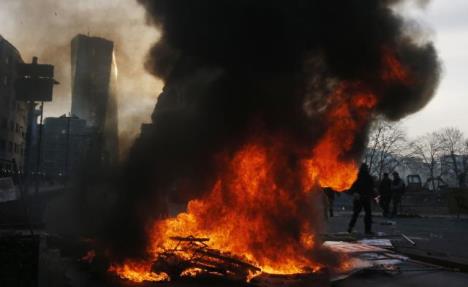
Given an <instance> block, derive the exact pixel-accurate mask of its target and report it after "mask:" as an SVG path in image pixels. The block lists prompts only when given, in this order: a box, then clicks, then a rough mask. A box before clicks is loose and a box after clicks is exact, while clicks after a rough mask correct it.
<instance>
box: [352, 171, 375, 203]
mask: <svg viewBox="0 0 468 287" xmlns="http://www.w3.org/2000/svg"><path fill="white" fill-rule="evenodd" d="M350 193H351V194H355V193H358V194H359V196H360V199H361V200H370V199H372V198H373V197H374V196H375V194H374V179H373V178H372V176H370V174H368V173H365V172H360V173H359V174H358V178H357V179H356V181H355V182H354V183H353V185H352V186H351V189H350Z"/></svg>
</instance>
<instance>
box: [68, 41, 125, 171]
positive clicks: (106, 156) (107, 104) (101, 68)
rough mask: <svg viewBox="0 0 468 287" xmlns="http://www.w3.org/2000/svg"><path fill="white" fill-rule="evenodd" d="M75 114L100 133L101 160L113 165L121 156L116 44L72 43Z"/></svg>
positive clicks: (95, 42)
mask: <svg viewBox="0 0 468 287" xmlns="http://www.w3.org/2000/svg"><path fill="white" fill-rule="evenodd" d="M71 61H72V63H71V69H72V70H71V75H72V114H73V115H75V116H77V117H79V118H81V119H84V120H86V122H87V123H88V125H89V126H91V127H94V128H95V129H96V131H97V139H96V143H97V144H98V145H99V147H100V148H99V149H98V150H100V151H99V154H98V155H96V156H98V157H99V160H100V161H101V163H103V164H112V163H114V162H115V161H116V160H117V156H118V123H117V99H116V92H115V81H116V78H117V66H116V63H115V57H114V44H113V42H111V41H109V40H106V39H103V38H98V37H89V36H85V35H77V36H76V37H75V38H73V40H72V42H71Z"/></svg>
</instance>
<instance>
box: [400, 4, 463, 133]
mask: <svg viewBox="0 0 468 287" xmlns="http://www.w3.org/2000/svg"><path fill="white" fill-rule="evenodd" d="M406 11H407V12H406V13H408V14H410V15H411V16H412V17H416V18H417V19H418V21H419V22H420V23H421V24H422V25H424V26H427V27H431V29H432V33H431V34H430V35H429V36H430V37H431V38H432V39H433V40H434V42H435V44H436V47H437V50H438V52H439V57H440V58H441V60H442V65H443V74H442V80H441V83H440V86H439V89H438V91H437V93H436V95H435V96H434V99H433V100H432V101H431V102H430V103H429V104H428V105H427V106H426V108H424V109H423V110H422V111H420V112H419V113H417V114H414V115H411V116H410V117H408V118H407V119H405V120H403V123H404V126H405V127H406V128H407V130H408V134H409V135H410V136H418V135H421V134H424V133H426V132H430V131H433V130H435V129H439V128H443V127H447V126H454V127H458V128H460V129H461V130H462V131H463V132H464V133H465V135H466V136H468V72H467V71H468V1H467V0H433V1H432V2H431V3H430V4H429V5H428V6H427V7H426V8H425V9H423V10H419V9H410V10H406Z"/></svg>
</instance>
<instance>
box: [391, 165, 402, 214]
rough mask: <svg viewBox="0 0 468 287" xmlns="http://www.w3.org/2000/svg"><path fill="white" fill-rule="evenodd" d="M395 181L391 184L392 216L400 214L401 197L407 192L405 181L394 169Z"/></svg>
mask: <svg viewBox="0 0 468 287" xmlns="http://www.w3.org/2000/svg"><path fill="white" fill-rule="evenodd" d="M392 176H393V181H392V185H391V192H392V205H393V206H392V207H393V209H392V217H395V216H397V215H398V209H399V208H400V205H401V198H402V197H403V193H404V192H405V183H404V182H403V180H402V179H401V178H400V175H399V174H398V172H396V171H394V172H393V173H392Z"/></svg>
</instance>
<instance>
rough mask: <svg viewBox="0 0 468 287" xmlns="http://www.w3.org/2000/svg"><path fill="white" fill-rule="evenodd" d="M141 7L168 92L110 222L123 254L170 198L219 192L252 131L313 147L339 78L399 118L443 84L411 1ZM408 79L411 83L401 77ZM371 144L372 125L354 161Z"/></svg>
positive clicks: (362, 134)
mask: <svg viewBox="0 0 468 287" xmlns="http://www.w3.org/2000/svg"><path fill="white" fill-rule="evenodd" d="M139 2H140V3H141V5H143V6H144V7H145V8H146V11H147V17H148V19H149V21H150V23H151V24H153V25H154V26H155V27H157V28H158V29H160V30H161V33H162V36H161V39H160V40H159V41H158V42H157V43H156V44H155V45H154V46H153V48H152V49H151V51H150V54H149V58H148V61H147V64H146V67H147V69H148V70H149V71H150V72H151V73H153V74H154V75H155V76H157V77H160V78H162V79H163V80H164V82H165V89H164V92H163V93H162V94H161V95H160V97H159V101H158V103H157V105H156V107H155V111H154V114H153V117H152V118H153V125H152V127H151V128H150V129H149V130H148V133H146V134H145V135H144V136H142V137H141V138H140V140H139V141H138V142H137V143H136V144H135V146H134V147H133V149H132V151H131V153H130V155H129V158H128V161H127V163H126V166H125V168H124V170H123V172H122V177H121V181H119V191H120V198H121V199H120V204H119V205H118V207H117V209H116V210H117V216H116V217H114V218H113V226H112V228H111V235H112V236H111V238H112V244H113V246H112V247H113V250H114V252H116V253H119V254H118V255H123V256H139V255H142V254H144V251H145V247H146V246H147V245H148V240H149V239H148V236H147V227H148V226H149V225H150V224H151V222H152V221H153V220H154V219H155V218H157V217H159V216H163V215H165V213H167V212H168V211H167V210H165V206H166V204H165V201H166V199H167V198H168V197H169V198H171V200H174V199H175V198H182V201H184V200H185V201H186V200H188V199H191V198H196V197H199V196H202V195H203V193H204V192H205V191H207V190H209V188H207V187H208V186H212V184H213V180H214V178H213V174H216V171H215V170H216V168H218V167H217V165H216V164H215V162H216V156H217V155H218V154H219V153H220V152H221V151H228V154H229V151H231V153H234V152H235V151H236V150H237V149H238V148H239V146H240V145H241V144H243V143H245V142H246V141H247V140H248V139H249V138H251V137H252V135H254V136H255V135H257V136H259V137H263V136H265V135H275V134H281V135H287V138H288V139H290V140H291V141H292V142H293V143H294V145H295V146H304V147H306V146H313V145H314V142H315V141H317V140H318V138H319V137H320V136H321V135H323V134H324V133H325V132H326V130H327V124H326V121H325V120H324V116H325V115H324V113H325V111H326V110H327V105H328V104H329V101H330V99H329V95H330V91H331V90H333V89H335V88H336V86H337V85H338V84H339V83H340V82H352V83H357V85H364V86H365V87H366V89H368V90H371V91H372V92H373V93H374V94H375V95H376V97H377V106H376V109H375V114H373V115H372V116H373V117H376V116H384V117H386V118H388V119H391V120H398V119H401V118H403V117H405V116H407V115H409V114H411V113H414V112H416V111H418V110H419V109H421V108H422V107H424V106H425V105H426V104H427V103H428V101H429V100H430V99H431V97H432V95H433V93H434V90H435V88H436V87H437V84H438V78H439V63H438V59H437V54H436V51H435V49H434V47H433V45H432V43H424V44H421V43H420V41H416V40H415V39H417V37H418V35H408V33H407V30H405V26H404V21H403V19H401V18H400V16H398V15H397V14H396V13H395V12H394V10H393V9H392V5H394V4H398V2H401V1H396V0H393V1H392V0H334V1H330V0H315V1H313V0H293V1H284V0H258V1H251V0H236V1H233V0H198V1H184V0H139ZM395 59H397V60H398V62H399V63H393V62H394V61H395ZM388 67H393V68H390V70H388V69H389V68H388ZM392 69H393V70H392ZM402 70H403V72H402ZM401 73H407V74H408V75H406V74H405V75H400V74H401ZM399 75H400V76H401V77H404V78H405V81H406V82H407V83H405V84H402V83H401V81H392V77H393V78H398V77H399ZM266 141H268V139H267V140H266ZM366 141H367V132H366V128H364V129H363V130H361V131H359V134H358V135H357V139H356V141H355V147H354V148H353V149H352V150H351V151H349V152H348V154H346V155H345V156H346V157H349V158H354V159H356V160H357V159H359V157H360V154H361V152H362V150H363V148H364V146H365V143H366ZM286 152H287V151H286ZM289 156H290V157H291V162H294V157H295V156H297V155H295V154H291V155H289ZM305 216H307V215H305ZM117 251H118V252H117Z"/></svg>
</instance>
